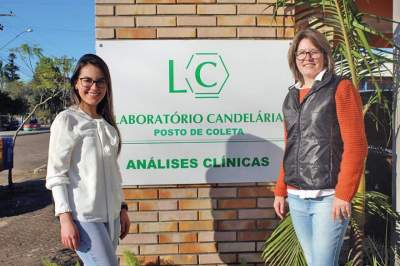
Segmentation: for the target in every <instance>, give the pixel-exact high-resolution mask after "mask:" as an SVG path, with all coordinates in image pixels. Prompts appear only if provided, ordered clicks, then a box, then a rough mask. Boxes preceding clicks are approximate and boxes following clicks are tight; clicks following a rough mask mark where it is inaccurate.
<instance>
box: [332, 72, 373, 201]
mask: <svg viewBox="0 0 400 266" xmlns="http://www.w3.org/2000/svg"><path fill="white" fill-rule="evenodd" d="M335 100H336V113H337V117H338V121H339V127H340V133H341V136H342V141H343V154H342V161H341V163H340V172H339V176H338V183H337V185H336V188H335V194H336V197H337V198H339V199H342V200H344V201H347V202H351V200H352V198H353V197H354V195H355V193H356V191H357V188H358V185H359V182H360V177H361V174H362V172H363V169H364V162H365V158H366V156H367V153H368V146H367V138H366V136H365V128H364V117H363V114H362V102H361V97H360V94H359V93H358V91H357V89H356V88H355V87H354V86H353V84H352V83H351V81H349V80H342V81H341V82H340V83H339V85H338V88H337V90H336V94H335Z"/></svg>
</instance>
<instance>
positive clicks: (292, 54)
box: [288, 28, 335, 83]
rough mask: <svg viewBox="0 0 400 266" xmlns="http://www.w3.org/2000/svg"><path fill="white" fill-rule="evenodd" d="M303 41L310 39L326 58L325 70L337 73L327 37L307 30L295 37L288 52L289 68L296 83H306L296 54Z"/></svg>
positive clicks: (309, 29)
mask: <svg viewBox="0 0 400 266" xmlns="http://www.w3.org/2000/svg"><path fill="white" fill-rule="evenodd" d="M303 39H308V40H310V41H311V42H312V44H313V45H314V46H315V47H317V48H318V50H319V51H320V52H321V53H322V55H323V57H324V68H326V69H327V70H328V71H330V72H334V71H335V63H334V61H333V58H332V52H331V47H330V45H329V42H328V40H327V39H326V37H325V36H324V35H323V34H322V33H321V32H319V31H317V30H314V29H311V28H307V29H303V30H301V31H299V32H298V33H297V34H296V36H294V38H293V41H292V44H291V45H290V48H289V51H288V61H289V67H290V70H291V71H292V74H293V77H294V79H295V80H296V81H300V82H301V83H304V78H303V75H302V74H301V73H300V71H299V70H298V69H297V65H296V52H297V47H298V46H299V43H300V42H301V41H302V40H303Z"/></svg>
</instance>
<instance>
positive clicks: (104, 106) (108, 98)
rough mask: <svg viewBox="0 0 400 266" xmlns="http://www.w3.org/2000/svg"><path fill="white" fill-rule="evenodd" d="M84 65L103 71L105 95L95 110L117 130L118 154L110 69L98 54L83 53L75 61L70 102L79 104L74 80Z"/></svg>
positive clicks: (75, 80) (79, 99)
mask: <svg viewBox="0 0 400 266" xmlns="http://www.w3.org/2000/svg"><path fill="white" fill-rule="evenodd" d="M86 65H93V66H95V67H98V68H99V69H100V70H101V71H102V72H103V75H104V79H105V81H106V85H107V90H106V95H105V96H104V98H103V99H102V100H101V102H100V103H99V104H98V105H97V107H96V109H97V110H96V111H97V113H98V114H100V115H101V116H102V117H103V118H104V119H105V120H106V121H107V122H108V123H109V124H110V125H112V126H113V127H114V128H115V130H116V131H117V134H118V138H119V140H120V141H119V143H118V154H119V152H120V151H121V134H120V132H119V129H118V127H117V123H116V122H115V115H114V106H113V96H112V86H111V75H110V70H109V69H108V66H107V64H106V62H104V60H103V59H101V58H100V57H99V56H97V55H95V54H85V55H83V56H82V57H81V58H79V60H78V62H77V63H76V66H75V69H74V72H73V74H72V76H71V101H72V104H74V105H79V104H80V102H81V97H80V96H79V93H78V91H77V90H76V82H77V81H78V78H79V75H80V73H81V69H82V68H83V67H84V66H86Z"/></svg>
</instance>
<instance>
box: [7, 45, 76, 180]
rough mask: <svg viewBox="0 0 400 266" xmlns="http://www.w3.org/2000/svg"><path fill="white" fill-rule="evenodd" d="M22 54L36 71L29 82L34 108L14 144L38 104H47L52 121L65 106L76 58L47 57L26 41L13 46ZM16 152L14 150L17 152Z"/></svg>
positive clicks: (27, 65)
mask: <svg viewBox="0 0 400 266" xmlns="http://www.w3.org/2000/svg"><path fill="white" fill-rule="evenodd" d="M12 51H13V52H15V53H16V54H18V55H19V56H20V58H21V60H22V61H23V62H24V63H25V65H26V67H27V68H28V69H29V70H30V71H31V72H32V75H33V78H32V81H31V82H29V83H28V84H27V86H28V87H30V88H31V94H30V97H29V99H28V101H29V104H30V112H29V113H28V114H27V115H26V116H25V117H24V119H23V121H22V123H21V125H20V127H19V128H18V129H17V130H16V131H15V134H14V137H13V147H14V146H15V142H16V139H17V136H18V133H19V132H20V131H21V129H22V127H23V125H24V124H25V123H26V122H27V121H29V119H30V118H31V117H32V115H33V114H35V112H36V111H37V110H38V108H43V109H44V110H46V112H42V113H45V114H47V116H46V115H45V116H44V119H46V120H49V122H50V121H51V120H52V118H54V116H55V114H56V113H57V112H59V111H60V109H62V108H63V107H65V102H66V95H67V92H66V91H67V89H68V88H69V78H68V77H69V76H70V74H71V70H72V65H73V62H74V59H72V58H67V57H66V56H64V57H60V58H56V57H47V56H45V55H44V54H43V51H42V49H41V48H39V47H37V46H29V45H28V44H22V45H21V46H20V47H18V48H15V49H13V50H12ZM13 154H14V153H13ZM8 185H9V187H12V185H13V182H12V169H10V170H9V172H8Z"/></svg>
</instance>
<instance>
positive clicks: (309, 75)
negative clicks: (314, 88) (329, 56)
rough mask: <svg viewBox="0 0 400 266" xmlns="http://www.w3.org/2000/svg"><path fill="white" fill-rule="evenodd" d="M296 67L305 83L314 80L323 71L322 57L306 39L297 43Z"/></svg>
mask: <svg viewBox="0 0 400 266" xmlns="http://www.w3.org/2000/svg"><path fill="white" fill-rule="evenodd" d="M303 56H305V57H304V58H303ZM296 66H297V69H298V70H299V72H300V73H301V74H302V75H303V78H304V80H305V81H307V80H314V79H315V77H316V76H317V75H318V74H319V72H321V71H322V70H323V69H324V55H323V54H322V52H321V51H320V50H319V49H318V48H317V47H316V46H315V45H314V44H313V43H312V42H311V40H310V39H308V38H304V39H302V40H301V41H300V42H299V45H298V47H297V50H296Z"/></svg>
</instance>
